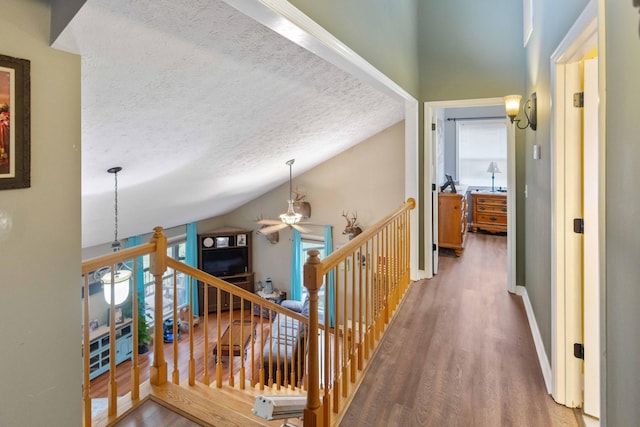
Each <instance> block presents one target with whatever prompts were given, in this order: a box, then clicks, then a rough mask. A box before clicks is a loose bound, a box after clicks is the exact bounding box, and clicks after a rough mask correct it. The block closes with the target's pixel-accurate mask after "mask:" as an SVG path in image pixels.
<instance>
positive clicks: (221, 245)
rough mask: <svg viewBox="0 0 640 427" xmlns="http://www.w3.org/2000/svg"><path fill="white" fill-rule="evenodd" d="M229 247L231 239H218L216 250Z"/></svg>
mask: <svg viewBox="0 0 640 427" xmlns="http://www.w3.org/2000/svg"><path fill="white" fill-rule="evenodd" d="M228 246H229V237H226V236H225V237H216V248H226V247H228Z"/></svg>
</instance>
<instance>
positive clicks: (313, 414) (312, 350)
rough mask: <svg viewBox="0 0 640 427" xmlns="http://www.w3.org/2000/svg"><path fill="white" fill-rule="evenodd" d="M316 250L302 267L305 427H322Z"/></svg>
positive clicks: (318, 276)
mask: <svg viewBox="0 0 640 427" xmlns="http://www.w3.org/2000/svg"><path fill="white" fill-rule="evenodd" d="M319 254H320V252H319V251H317V250H310V251H309V258H308V259H307V262H306V263H305V265H304V286H305V287H306V288H307V291H308V292H309V334H308V337H309V354H308V369H309V372H308V377H307V380H308V388H307V405H306V407H305V408H304V425H305V427H315V426H322V425H323V422H322V408H321V404H320V363H319V357H320V354H319V348H318V291H319V290H320V286H322V277H323V274H322V269H321V267H322V265H321V263H320V258H318V255H319Z"/></svg>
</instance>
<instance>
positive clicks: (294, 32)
mask: <svg viewBox="0 0 640 427" xmlns="http://www.w3.org/2000/svg"><path fill="white" fill-rule="evenodd" d="M224 1H225V2H226V3H227V4H229V5H230V6H232V7H234V8H235V9H237V10H239V11H240V12H242V13H243V14H245V15H247V16H249V17H250V18H252V19H254V20H255V21H257V22H259V23H261V24H262V25H264V26H266V27H267V28H270V29H272V30H273V31H275V32H276V33H278V34H280V35H281V36H283V37H285V38H287V39H288V40H290V41H292V42H293V43H295V44H297V45H299V46H301V47H303V48H305V49H307V50H308V51H310V52H312V53H314V54H315V55H317V56H318V57H320V58H322V59H324V60H326V61H328V62H330V63H331V64H333V65H335V66H336V67H338V68H340V69H342V70H343V71H345V72H347V73H349V74H351V75H353V76H355V77H356V78H358V79H360V80H362V81H363V82H364V83H365V84H368V85H370V86H372V87H373V88H375V89H377V90H379V91H381V92H382V93H385V94H386V95H388V96H390V97H391V98H393V99H396V100H398V101H399V102H403V103H404V106H405V199H408V198H409V197H412V198H414V199H415V200H416V209H415V210H414V213H413V214H412V215H411V229H412V230H417V229H418V218H419V212H418V211H419V208H418V206H419V201H420V194H419V193H418V188H419V187H418V101H417V100H416V99H415V98H414V97H413V96H411V94H409V93H408V92H407V91H405V90H404V89H403V88H402V87H401V86H400V85H398V84H397V83H396V82H394V81H393V80H391V79H390V78H389V77H387V76H386V75H385V74H383V73H382V72H380V71H379V70H378V69H377V68H375V67H374V66H373V65H371V64H370V63H369V62H367V61H366V60H365V59H364V58H362V57H361V56H360V55H358V54H357V53H356V52H354V51H353V50H352V49H350V48H349V47H348V46H347V45H345V44H344V43H342V42H341V41H340V40H338V39H337V38H336V37H334V36H333V35H332V34H331V33H329V32H328V31H327V30H325V29H324V28H323V27H322V26H320V25H319V24H318V23H316V22H315V21H313V20H312V19H311V18H309V17H308V16H307V15H305V14H304V13H303V12H302V11H300V10H299V9H297V8H296V7H295V6H293V5H292V4H291V3H289V2H288V1H287V0H224ZM413 235H414V236H417V235H418V233H417V231H416V232H415V233H413ZM418 257H419V245H418V242H417V241H416V239H411V279H412V280H418V279H420V278H423V277H421V276H424V272H421V271H418Z"/></svg>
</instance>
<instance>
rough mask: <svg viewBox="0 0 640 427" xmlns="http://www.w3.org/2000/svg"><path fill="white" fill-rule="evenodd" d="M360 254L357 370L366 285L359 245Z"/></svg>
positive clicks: (362, 339) (359, 357)
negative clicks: (364, 287)
mask: <svg viewBox="0 0 640 427" xmlns="http://www.w3.org/2000/svg"><path fill="white" fill-rule="evenodd" d="M359 250H360V252H359V254H360V256H359V258H358V319H357V323H356V324H357V327H358V329H357V336H358V339H357V344H356V346H357V352H358V370H359V371H361V370H362V368H363V365H362V363H363V360H362V357H363V355H362V343H363V341H364V338H363V336H362V329H363V323H362V312H363V305H364V302H363V301H364V289H363V286H366V283H365V281H364V280H363V274H362V270H363V269H362V260H363V258H362V257H363V256H364V255H363V254H362V246H360V249H359Z"/></svg>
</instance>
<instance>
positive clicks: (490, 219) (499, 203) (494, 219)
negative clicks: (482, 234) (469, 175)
mask: <svg viewBox="0 0 640 427" xmlns="http://www.w3.org/2000/svg"><path fill="white" fill-rule="evenodd" d="M471 204H472V206H473V208H472V210H473V216H472V218H471V231H473V232H474V233H475V232H477V231H478V230H485V231H489V232H491V233H500V232H504V233H506V232H507V194H506V193H486V192H473V193H471Z"/></svg>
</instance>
